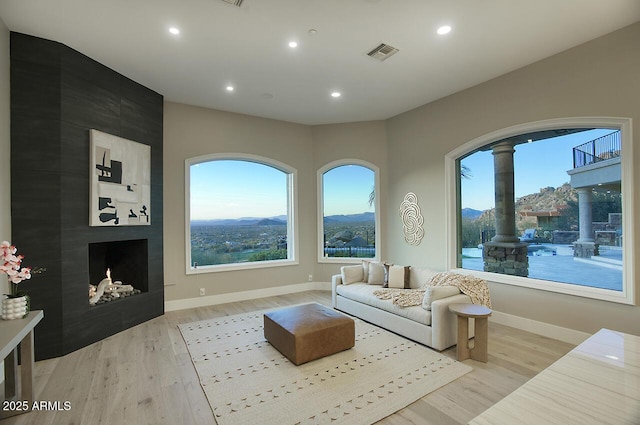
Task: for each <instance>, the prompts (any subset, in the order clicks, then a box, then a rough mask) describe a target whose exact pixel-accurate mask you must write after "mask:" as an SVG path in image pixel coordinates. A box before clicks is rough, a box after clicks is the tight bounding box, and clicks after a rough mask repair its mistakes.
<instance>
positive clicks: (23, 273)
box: [0, 241, 31, 295]
mask: <svg viewBox="0 0 640 425" xmlns="http://www.w3.org/2000/svg"><path fill="white" fill-rule="evenodd" d="M17 251H18V249H17V248H16V247H15V246H13V245H11V244H10V243H9V242H7V241H3V242H2V244H0V272H1V273H5V274H6V275H7V277H8V279H9V282H10V286H11V295H18V284H19V283H20V282H22V281H23V280H26V279H31V268H30V267H21V265H20V264H21V263H22V259H23V258H24V256H22V255H16V252H17Z"/></svg>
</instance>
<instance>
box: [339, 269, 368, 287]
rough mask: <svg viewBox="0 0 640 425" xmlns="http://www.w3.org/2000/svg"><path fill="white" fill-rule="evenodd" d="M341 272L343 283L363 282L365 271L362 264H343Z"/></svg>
mask: <svg viewBox="0 0 640 425" xmlns="http://www.w3.org/2000/svg"><path fill="white" fill-rule="evenodd" d="M340 274H342V284H343V285H348V284H350V283H356V282H362V278H363V276H364V271H363V270H362V266H361V265H359V264H358V265H355V266H342V267H340Z"/></svg>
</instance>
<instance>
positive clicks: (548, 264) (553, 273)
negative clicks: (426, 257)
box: [462, 244, 622, 291]
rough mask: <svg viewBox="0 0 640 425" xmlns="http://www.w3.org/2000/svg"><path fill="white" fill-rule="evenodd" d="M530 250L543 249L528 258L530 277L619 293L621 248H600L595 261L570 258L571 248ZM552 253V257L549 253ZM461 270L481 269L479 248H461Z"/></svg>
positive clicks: (557, 246)
mask: <svg viewBox="0 0 640 425" xmlns="http://www.w3.org/2000/svg"><path fill="white" fill-rule="evenodd" d="M532 247H543V248H544V249H541V250H537V251H533V252H532V253H531V254H530V255H529V256H528V258H529V277H530V278H535V279H542V280H551V281H556V282H564V283H571V284H575V285H582V286H590V287H594V288H603V289H611V290H614V291H621V290H622V249H621V248H619V247H609V246H601V247H600V256H599V257H601V258H600V259H597V260H584V259H574V257H573V249H572V247H571V245H553V244H541V245H533V246H532ZM554 250H555V252H556V255H553V254H552V251H554ZM536 254H540V255H536ZM598 260H604V261H598ZM607 260H608V261H607ZM462 268H464V269H467V270H480V271H481V270H483V268H484V263H483V261H482V249H478V248H463V257H462Z"/></svg>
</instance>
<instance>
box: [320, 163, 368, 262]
mask: <svg viewBox="0 0 640 425" xmlns="http://www.w3.org/2000/svg"><path fill="white" fill-rule="evenodd" d="M322 188H323V241H322V243H323V250H324V257H358V258H359V257H361V258H373V257H375V256H376V245H375V241H376V238H375V236H376V235H375V231H376V216H375V193H376V191H375V173H374V172H373V171H372V170H371V169H369V168H367V167H364V166H360V165H341V166H339V167H335V168H332V169H331V170H329V171H327V172H325V173H324V174H323V175H322Z"/></svg>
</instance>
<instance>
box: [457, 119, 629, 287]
mask: <svg viewBox="0 0 640 425" xmlns="http://www.w3.org/2000/svg"><path fill="white" fill-rule="evenodd" d="M557 132H560V133H570V134H566V135H563V136H559V137H550V138H542V139H540V140H531V141H529V142H528V141H527V138H526V135H522V136H516V137H514V138H510V139H511V140H514V141H515V142H514V151H515V152H514V153H513V170H514V171H513V178H514V193H515V236H516V237H517V239H518V240H519V241H517V242H515V243H516V244H517V243H520V244H524V246H526V258H518V255H517V254H514V255H512V257H513V258H509V256H510V252H508V251H503V252H502V253H500V255H502V254H504V255H502V257H503V258H502V257H500V258H496V257H494V256H493V255H494V254H493V251H491V250H492V249H494V245H496V244H493V243H492V238H494V237H495V236H496V209H495V206H496V203H495V198H496V196H495V192H496V189H495V183H494V182H495V175H496V173H498V174H499V173H500V172H502V171H504V170H496V167H500V165H496V164H494V155H493V152H492V147H491V145H488V146H485V147H484V148H482V149H480V150H478V151H476V152H474V153H471V154H469V155H468V156H466V157H464V158H461V159H460V160H459V168H460V175H459V177H458V179H459V182H460V208H459V219H460V223H461V226H460V228H459V241H460V243H459V250H458V266H459V267H462V268H464V269H469V270H483V271H490V272H497V273H502V274H514V275H518V274H517V272H515V271H514V270H516V269H517V267H518V266H517V265H516V266H514V267H510V266H508V263H509V261H513V262H515V263H516V264H517V263H526V277H529V278H535V279H541V280H547V281H553V282H560V283H567V284H572V285H581V286H589V287H595V288H604V289H610V290H615V291H622V289H623V282H622V278H623V276H622V269H623V264H622V235H623V232H622V230H623V229H622V222H623V221H622V194H621V182H622V178H621V175H622V174H621V168H620V167H621V155H622V150H621V139H620V131H615V130H612V129H591V130H585V131H582V130H579V129H570V130H557ZM532 134H533V135H535V134H536V133H532ZM494 262H504V264H507V266H505V267H502V268H500V269H499V271H496V269H494V268H492V267H493V264H492V263H494Z"/></svg>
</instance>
